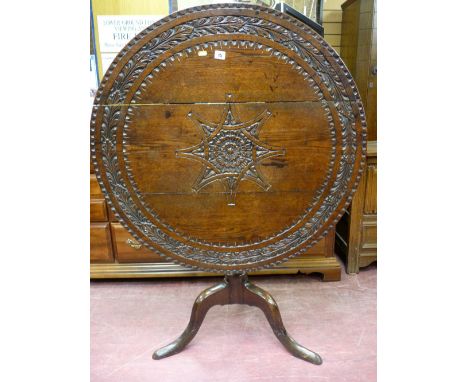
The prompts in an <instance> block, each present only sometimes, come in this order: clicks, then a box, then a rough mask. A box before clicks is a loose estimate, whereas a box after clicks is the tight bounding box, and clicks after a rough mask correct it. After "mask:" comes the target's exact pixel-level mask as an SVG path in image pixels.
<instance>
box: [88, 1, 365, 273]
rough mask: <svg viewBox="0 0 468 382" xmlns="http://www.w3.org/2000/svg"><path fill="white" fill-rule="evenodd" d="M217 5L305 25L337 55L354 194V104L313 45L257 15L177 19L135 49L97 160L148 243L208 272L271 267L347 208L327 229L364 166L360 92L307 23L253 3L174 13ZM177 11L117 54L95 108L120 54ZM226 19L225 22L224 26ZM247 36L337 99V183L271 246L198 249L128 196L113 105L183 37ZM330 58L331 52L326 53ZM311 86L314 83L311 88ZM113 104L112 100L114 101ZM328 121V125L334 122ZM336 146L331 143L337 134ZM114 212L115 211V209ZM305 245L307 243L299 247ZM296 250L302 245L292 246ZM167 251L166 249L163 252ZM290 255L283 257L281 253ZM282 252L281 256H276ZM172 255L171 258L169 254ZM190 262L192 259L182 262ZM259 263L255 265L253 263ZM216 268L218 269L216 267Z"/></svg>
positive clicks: (349, 119)
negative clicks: (294, 59) (286, 55)
mask: <svg viewBox="0 0 468 382" xmlns="http://www.w3.org/2000/svg"><path fill="white" fill-rule="evenodd" d="M219 8H226V9H230V8H247V9H255V10H260V11H262V12H266V13H273V14H274V15H275V16H276V17H279V18H281V19H283V20H287V21H289V22H291V23H293V24H295V25H296V26H299V27H300V28H301V29H303V30H304V31H305V32H306V33H307V34H308V35H309V36H311V37H313V38H315V39H316V40H318V41H319V42H320V44H321V45H322V46H323V48H324V49H327V50H328V52H329V53H332V57H333V58H334V59H335V61H336V64H337V65H338V67H339V68H340V69H341V74H343V73H344V75H345V77H346V78H347V79H348V82H349V83H348V88H349V87H351V89H352V91H353V95H354V96H355V98H356V100H355V101H357V102H358V106H359V118H360V119H361V124H362V134H361V138H362V142H361V145H360V146H361V148H362V151H361V160H360V169H359V171H358V176H357V177H356V181H355V184H354V185H353V187H352V189H351V191H350V190H349V187H347V186H348V183H349V181H350V179H351V176H352V174H353V172H354V166H355V162H356V153H357V151H358V142H357V132H356V130H355V119H354V115H353V110H352V106H351V101H350V99H349V96H348V94H347V92H346V87H345V86H344V85H343V83H342V79H341V77H340V75H339V74H338V73H337V72H336V70H335V68H334V67H333V65H330V63H329V62H328V61H327V59H326V58H325V56H324V55H323V53H322V52H321V51H320V50H319V49H317V48H316V47H314V46H313V44H311V43H310V42H309V41H308V40H306V39H304V38H303V37H302V36H300V35H298V34H296V33H295V32H292V31H290V30H288V29H286V28H284V27H283V26H281V25H279V24H275V23H274V22H272V21H269V20H266V19H263V18H261V17H251V16H242V15H236V16H230V15H227V16H208V17H201V18H198V19H194V20H191V21H189V22H187V23H184V24H178V25H176V26H174V27H173V28H171V29H169V30H167V31H165V32H163V33H162V34H160V35H158V36H156V37H155V38H153V39H151V40H150V41H149V42H148V43H146V44H145V45H144V46H143V47H142V48H141V49H140V50H139V51H138V52H137V53H135V54H134V55H133V56H132V57H131V58H130V60H129V61H128V62H127V63H126V64H125V66H124V67H123V68H122V69H121V71H120V73H119V76H118V77H117V78H116V80H115V81H114V83H113V86H112V89H111V91H110V93H109V95H108V97H107V101H110V102H108V103H110V105H108V106H106V107H105V108H104V113H103V123H102V125H101V126H100V135H101V139H100V144H101V149H102V162H103V165H104V168H105V169H106V174H105V175H106V179H107V182H108V183H109V185H111V191H112V193H113V196H114V198H115V199H116V200H118V202H119V207H120V209H121V211H122V212H123V213H124V215H125V216H126V217H127V218H128V219H129V220H130V221H131V222H132V224H133V225H134V226H135V227H137V228H138V229H139V230H140V231H141V232H142V233H143V234H144V235H145V236H146V237H147V238H148V239H149V240H151V242H153V243H155V244H157V245H159V246H160V247H161V248H164V249H165V250H166V251H168V252H170V253H174V254H175V255H177V256H178V257H179V258H185V259H187V260H191V261H194V262H197V263H199V264H200V265H201V266H199V267H198V268H201V269H205V270H207V271H226V270H227V269H244V270H254V269H257V268H259V266H258V265H257V264H258V263H261V262H270V263H269V264H267V265H263V266H261V267H264V266H272V265H274V264H278V263H281V262H283V261H286V260H287V259H288V258H289V257H291V256H294V255H298V254H300V253H302V252H304V251H305V250H306V249H307V248H309V247H310V246H311V245H313V244H315V243H316V242H317V241H318V240H320V239H321V238H322V237H323V236H324V235H326V234H327V232H328V229H329V228H331V227H333V225H334V224H336V222H337V221H338V219H339V217H340V216H341V215H342V214H343V212H344V207H343V208H342V209H341V210H340V211H339V213H338V214H337V215H336V218H335V220H334V221H333V222H330V224H329V226H328V227H324V226H325V224H326V223H327V220H328V219H329V217H330V216H331V214H332V213H333V212H334V211H335V210H336V209H337V207H338V205H339V204H340V203H341V202H342V200H343V199H344V197H346V196H347V199H346V202H347V203H349V201H350V200H351V197H352V193H353V192H354V191H355V189H356V186H357V182H358V180H359V177H360V174H361V173H362V167H363V165H364V158H365V140H366V134H365V118H364V112H363V109H362V105H361V104H360V102H359V96H358V92H357V89H356V87H355V85H354V83H353V81H352V79H351V76H350V74H349V72H348V71H347V70H346V68H345V66H344V64H343V63H342V61H341V60H340V59H339V57H338V55H337V54H336V52H334V51H333V49H332V48H330V47H329V46H328V44H327V43H325V42H324V41H323V40H322V39H321V38H320V37H319V36H318V35H317V34H316V33H315V32H314V31H312V30H311V29H310V28H308V27H306V26H305V25H303V24H301V23H299V22H297V21H296V20H293V19H291V18H289V17H287V16H285V15H283V14H281V13H279V12H276V11H273V10H271V9H267V8H263V7H257V6H245V5H242V6H239V5H236V4H226V5H216V6H202V7H195V8H192V9H188V10H185V11H182V12H180V13H179V15H183V14H187V13H191V12H193V13H196V12H198V11H203V10H208V9H219ZM176 16H177V14H175V15H171V16H169V17H168V18H166V19H165V20H162V21H160V22H158V23H155V24H153V25H152V26H151V27H149V28H148V29H146V30H145V31H143V32H142V33H141V34H140V35H138V36H137V37H136V38H135V39H134V40H133V41H132V42H131V43H129V45H127V47H126V48H124V50H123V51H122V52H121V53H120V54H119V55H118V57H117V59H116V60H115V61H114V63H113V64H112V65H111V68H110V71H109V72H107V73H106V76H105V78H104V80H103V82H102V84H101V87H100V90H99V91H98V94H97V96H96V100H95V104H96V105H99V104H100V102H101V97H102V89H103V88H104V86H105V83H106V81H107V80H108V79H109V76H110V74H111V73H112V70H113V69H114V68H115V66H116V64H117V62H118V61H119V59H120V58H121V57H123V56H124V55H125V54H126V53H127V52H128V50H129V49H130V48H131V47H132V46H133V45H134V44H135V43H137V42H138V41H139V40H140V39H141V38H142V37H143V36H145V35H146V34H148V33H151V31H152V30H154V29H155V28H157V27H158V26H160V25H162V23H163V22H164V21H169V20H170V19H173V18H174V17H176ZM223 23H224V24H223ZM219 33H221V34H229V33H231V34H237V33H239V34H244V35H245V34H247V35H249V34H250V35H257V36H263V37H266V38H269V39H271V40H273V41H275V42H277V43H280V44H281V45H283V46H284V47H286V48H287V49H290V50H292V51H293V52H295V53H296V54H297V55H298V56H299V57H301V58H302V59H303V60H304V61H305V62H307V64H308V65H309V66H310V67H311V68H312V69H313V70H314V71H315V72H316V73H317V74H318V75H319V76H320V79H321V85H325V87H326V88H327V90H328V92H329V94H330V95H331V97H332V99H333V101H334V107H335V109H336V111H337V112H338V115H339V119H340V123H341V127H342V129H341V140H342V142H343V144H342V148H341V150H342V152H341V160H340V166H339V170H338V173H337V176H336V178H335V182H334V184H333V185H332V187H331V189H330V192H329V195H328V196H327V197H326V199H325V200H324V202H323V203H322V204H321V206H320V207H319V209H318V211H317V213H316V214H315V215H314V216H313V217H312V218H311V219H310V220H309V221H308V222H307V223H306V224H305V225H304V226H303V227H301V228H300V229H298V230H297V231H295V232H294V233H292V234H291V235H289V236H287V237H286V238H284V239H281V240H279V241H277V242H275V243H273V244H272V245H269V246H265V247H263V248H260V249H255V250H250V251H242V250H241V251H232V252H218V251H211V250H203V249H200V248H193V247H191V246H189V245H187V244H184V243H181V242H179V241H177V240H175V239H174V238H172V237H170V236H168V235H167V234H165V233H164V232H163V231H162V230H161V229H159V228H158V227H156V226H154V224H152V223H151V222H150V221H149V220H148V219H147V218H146V216H144V214H143V213H142V212H141V211H139V210H138V209H137V208H135V205H134V203H133V202H132V198H131V196H130V194H129V192H128V190H127V189H126V187H125V184H124V183H122V179H121V173H120V169H119V168H118V161H117V153H116V146H115V142H116V132H117V126H118V124H119V121H120V120H121V118H122V115H121V107H120V106H118V105H115V104H119V103H122V102H123V101H124V100H125V98H126V96H127V93H128V91H129V89H130V88H131V87H132V85H133V82H134V80H135V79H136V78H138V76H139V75H140V74H141V73H142V72H143V71H144V70H145V68H146V66H147V65H148V64H149V63H150V62H151V61H153V60H154V59H155V58H156V57H158V56H159V55H161V54H163V53H164V52H165V51H167V50H169V49H171V48H173V47H174V46H176V45H177V44H179V43H181V42H182V41H187V40H190V39H193V38H195V37H201V36H206V35H216V34H219ZM328 58H330V57H328ZM315 86H316V85H315ZM112 104H114V105H112ZM96 115H97V113H96V110H94V111H93V116H92V123H91V125H92V148H91V149H92V155H93V161H94V164H95V166H96V175H97V177H98V180H99V182H100V184H101V187H103V189H104V193H105V195H106V198H107V200H108V201H109V202H110V203H111V205H112V202H111V201H110V198H109V195H107V191H108V190H106V188H105V186H104V184H103V182H102V179H101V174H100V173H99V167H98V166H97V163H96V155H95V142H94V131H95V128H96V126H95V119H96ZM332 123H333V122H332ZM333 139H334V143H336V138H333ZM112 208H113V210H114V212H116V215H117V216H119V213H118V212H117V211H115V208H114V206H112ZM120 220H121V221H122V223H123V224H124V225H125V226H126V227H127V228H128V226H127V225H126V224H125V221H124V220H123V219H120ZM323 228H325V229H324V230H323V231H322V232H321V235H320V236H317V237H315V239H314V240H310V239H311V238H312V237H314V234H315V233H316V232H318V231H319V230H320V229H323ZM129 230H130V232H131V233H132V234H133V235H134V236H135V237H136V238H137V239H138V240H139V241H140V242H142V243H144V244H145V245H146V246H148V247H149V248H151V249H152V250H154V251H156V252H158V253H159V251H158V250H157V249H156V248H154V247H153V246H152V245H151V244H150V243H148V242H146V241H145V240H142V239H141V238H140V237H139V236H138V235H136V234H135V233H134V232H133V231H132V230H131V229H129ZM304 243H307V245H303V244H304ZM296 248H300V249H298V250H297V251H296V250H295V249H296ZM163 255H164V253H163ZM285 255H287V256H285ZM278 257H281V258H280V259H278V260H275V258H278ZM171 260H174V258H172V257H171ZM186 264H188V265H190V264H189V263H186ZM203 264H206V266H208V267H209V268H203ZM256 265H257V266H256ZM216 267H219V268H216Z"/></svg>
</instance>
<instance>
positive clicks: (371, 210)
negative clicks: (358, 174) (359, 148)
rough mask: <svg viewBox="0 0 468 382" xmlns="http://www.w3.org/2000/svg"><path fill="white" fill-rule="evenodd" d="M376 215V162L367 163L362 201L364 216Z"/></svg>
mask: <svg viewBox="0 0 468 382" xmlns="http://www.w3.org/2000/svg"><path fill="white" fill-rule="evenodd" d="M376 213H377V162H376V161H375V160H369V161H368V163H367V177H366V195H365V199H364V214H376Z"/></svg>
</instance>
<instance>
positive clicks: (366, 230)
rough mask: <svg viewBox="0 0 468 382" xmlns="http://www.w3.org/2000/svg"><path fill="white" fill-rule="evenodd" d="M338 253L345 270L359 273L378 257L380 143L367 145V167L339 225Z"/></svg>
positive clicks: (337, 233) (337, 235)
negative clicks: (378, 160) (378, 144)
mask: <svg viewBox="0 0 468 382" xmlns="http://www.w3.org/2000/svg"><path fill="white" fill-rule="evenodd" d="M336 231H337V232H336V248H335V249H336V252H337V253H338V254H340V255H342V256H343V257H344V258H345V260H346V271H347V272H348V273H358V272H359V268H361V267H365V266H367V265H369V264H371V263H372V262H374V261H376V260H377V146H376V144H375V142H374V143H371V144H369V146H368V155H367V167H366V171H365V173H364V175H363V177H362V178H361V181H360V183H359V186H358V189H357V191H356V194H355V195H354V198H353V202H352V204H351V206H350V208H349V209H348V210H347V211H346V213H345V215H344V216H343V218H342V219H341V220H340V222H339V223H338V225H337V227H336Z"/></svg>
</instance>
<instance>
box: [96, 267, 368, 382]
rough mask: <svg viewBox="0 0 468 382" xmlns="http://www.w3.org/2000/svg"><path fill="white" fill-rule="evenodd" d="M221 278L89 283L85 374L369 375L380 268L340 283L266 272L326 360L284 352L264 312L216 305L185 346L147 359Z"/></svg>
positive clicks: (294, 379)
mask: <svg viewBox="0 0 468 382" xmlns="http://www.w3.org/2000/svg"><path fill="white" fill-rule="evenodd" d="M218 280H220V279H219V278H203V279H165V280H161V279H153V280H144V281H111V282H110V281H94V282H92V283H91V381H92V382H99V381H125V382H145V381H152V382H154V381H162V382H172V381H174V382H175V381H177V382H185V381H187V382H190V381H197V382H205V381H223V382H251V381H266V382H270V381H281V382H288V381H291V382H299V381H317V382H318V381H320V382H328V381H330V382H345V381H346V382H375V381H376V379H377V377H376V374H377V370H376V369H377V365H376V363H377V362H376V283H377V267H376V266H375V265H371V266H369V267H367V268H366V269H364V270H361V272H360V273H359V274H358V275H352V276H350V275H347V274H346V273H344V272H343V274H342V279H341V281H339V282H322V281H320V278H319V277H318V276H317V277H316V276H304V275H292V276H263V277H252V278H251V281H253V282H254V283H256V284H257V285H258V286H260V287H262V288H264V289H266V290H268V291H269V292H270V293H271V294H272V295H273V296H274V298H275V300H276V302H277V303H278V305H279V307H280V309H281V314H282V317H283V322H284V324H285V326H286V329H287V330H288V332H289V334H290V335H291V336H292V337H293V338H295V339H296V341H297V342H299V343H300V344H302V345H303V346H305V347H308V348H310V349H312V350H314V351H316V352H317V353H319V354H320V355H321V356H322V358H323V364H322V365H321V366H316V365H313V364H309V363H306V362H304V361H302V360H299V359H297V358H295V357H293V356H291V355H290V354H289V353H287V352H286V351H285V350H284V348H283V347H282V345H281V344H280V343H279V342H278V340H277V339H276V337H275V336H274V334H273V332H272V331H271V329H270V326H269V324H268V322H267V321H266V319H265V317H264V315H263V313H262V312H261V311H260V310H259V309H257V308H254V307H249V306H242V305H230V306H223V307H221V306H217V307H213V308H212V309H211V310H210V311H209V312H208V314H207V316H206V319H205V321H204V323H203V325H202V327H201V329H200V331H199V332H198V335H197V336H196V337H195V339H194V340H193V341H192V342H191V343H190V345H189V346H188V347H187V348H186V349H185V350H184V351H183V352H182V353H179V354H177V355H174V356H172V357H169V358H166V359H163V360H158V361H154V360H152V358H151V355H152V353H153V351H154V350H155V349H157V348H159V347H161V346H164V345H166V344H167V343H169V342H170V341H172V340H173V339H175V338H176V337H177V336H178V335H179V334H180V333H181V332H182V331H183V330H184V329H185V326H186V324H187V322H188V318H189V316H190V311H191V308H192V304H193V301H194V299H195V298H196V297H197V295H198V294H199V292H200V291H202V290H203V289H204V288H207V287H209V286H211V285H213V283H214V282H216V281H218Z"/></svg>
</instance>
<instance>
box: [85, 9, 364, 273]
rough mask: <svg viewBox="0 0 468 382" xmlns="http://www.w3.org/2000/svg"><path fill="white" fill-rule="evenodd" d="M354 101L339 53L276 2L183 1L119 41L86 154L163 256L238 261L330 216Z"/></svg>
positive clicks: (288, 250) (126, 219)
mask: <svg viewBox="0 0 468 382" xmlns="http://www.w3.org/2000/svg"><path fill="white" fill-rule="evenodd" d="M365 130H366V128H365V117H364V111H363V106H362V103H361V100H360V98H359V95H358V92H357V89H356V85H355V83H354V81H353V79H352V78H351V75H350V73H349V72H348V70H347V69H346V67H345V65H344V64H343V62H342V61H341V59H340V58H339V56H338V55H337V53H336V52H335V51H334V50H333V49H332V48H331V47H330V46H329V45H328V44H327V43H326V42H325V41H324V40H323V39H322V38H321V37H320V36H319V35H318V34H317V33H316V32H315V31H313V30H312V29H311V28H309V27H308V26H306V25H304V24H303V23H301V22H300V21H298V20H295V19H293V18H291V17H289V16H287V15H285V14H282V13H280V12H278V11H275V10H272V9H268V8H263V7H258V6H253V5H241V4H217V5H212V6H201V7H195V8H190V9H187V10H184V11H180V12H177V13H175V14H172V15H170V16H168V17H166V18H164V19H162V20H160V21H159V22H157V23H155V24H153V25H152V26H150V27H149V28H147V29H146V30H144V31H143V32H141V33H140V34H139V35H138V36H136V37H135V38H134V39H133V40H132V41H130V43H129V44H128V45H127V46H126V47H125V48H124V49H123V50H122V51H121V52H120V53H119V55H118V56H117V57H116V59H115V60H114V62H113V63H112V64H111V66H110V68H109V70H108V71H107V73H106V74H105V76H104V78H103V81H102V83H101V85H100V87H99V90H98V92H97V96H96V99H95V103H94V107H93V112H92V117H91V154H92V158H93V162H94V166H95V171H96V175H97V178H98V181H99V183H100V185H101V187H102V189H103V191H104V194H105V196H106V199H107V201H108V202H109V203H110V205H111V207H112V209H113V211H114V212H115V214H116V216H117V217H118V218H119V220H120V222H121V223H122V224H123V225H124V226H125V227H126V228H127V229H128V230H129V231H130V232H131V233H132V235H133V236H135V238H136V239H137V240H139V241H140V242H141V243H143V244H144V245H146V246H147V247H149V248H150V249H152V250H153V251H155V252H157V253H159V254H161V255H164V256H166V257H168V258H170V259H171V260H172V261H175V262H179V263H182V264H186V265H189V266H192V267H195V268H197V269H203V270H207V271H218V272H219V271H221V272H230V271H248V270H254V269H258V268H261V267H266V266H271V265H274V264H278V263H280V262H282V261H285V260H287V259H288V258H289V257H292V256H295V255H298V254H300V253H302V252H304V251H305V250H306V249H307V248H309V247H310V246H312V245H314V244H315V243H316V242H317V241H319V240H320V239H321V238H322V237H323V236H324V235H325V234H326V233H327V232H328V230H329V229H330V228H332V227H333V226H334V225H335V224H336V223H337V222H338V220H339V218H340V217H341V215H342V214H343V212H344V209H345V207H346V206H347V204H348V203H349V202H350V200H351V196H352V194H353V192H354V190H355V188H356V186H357V183H358V180H359V177H360V174H361V173H362V168H363V165H364V159H365V149H366V148H365V147H366V132H365Z"/></svg>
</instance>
